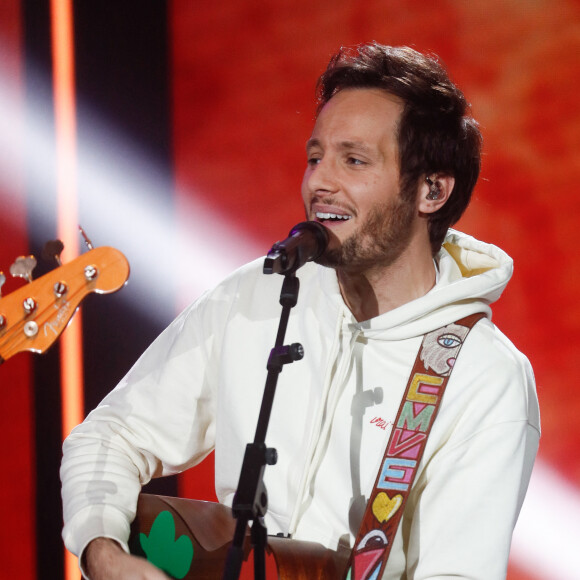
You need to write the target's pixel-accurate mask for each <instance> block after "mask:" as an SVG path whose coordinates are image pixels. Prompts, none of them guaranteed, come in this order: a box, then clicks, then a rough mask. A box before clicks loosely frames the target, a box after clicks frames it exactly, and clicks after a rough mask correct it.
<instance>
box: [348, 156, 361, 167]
mask: <svg viewBox="0 0 580 580" xmlns="http://www.w3.org/2000/svg"><path fill="white" fill-rule="evenodd" d="M347 161H348V163H349V164H350V165H366V161H363V160H362V159H359V158H358V157H349V158H348V160H347Z"/></svg>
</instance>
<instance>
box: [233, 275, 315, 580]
mask: <svg viewBox="0 0 580 580" xmlns="http://www.w3.org/2000/svg"><path fill="white" fill-rule="evenodd" d="M299 288H300V281H299V280H298V278H297V277H296V274H295V271H292V272H289V273H287V274H285V276H284V282H283V284H282V291H281V293H280V304H281V305H282V314H281V315H280V323H279V325H278V334H277V336H276V343H275V346H274V348H273V349H272V350H271V351H270V357H269V359H268V365H267V369H268V375H267V377H266V386H265V387H264V395H263V397H262V406H261V407H260V415H259V417H258V425H257V427H256V434H255V436H254V441H253V443H248V445H247V446H246V452H245V454H244V461H243V463H242V470H241V472H240V479H239V483H238V489H237V491H236V494H235V495H234V500H233V504H232V512H233V514H234V517H235V518H236V520H237V522H236V529H235V532H234V539H233V542H232V544H231V546H230V548H229V550H228V555H227V559H226V564H225V568H224V573H223V580H235V579H237V578H239V577H240V572H241V569H242V560H243V556H244V549H243V545H244V538H245V535H246V527H247V525H248V522H249V521H250V520H252V547H253V549H254V578H255V580H265V579H266V543H267V531H266V527H265V525H264V521H263V517H264V515H265V514H266V511H267V508H268V495H267V492H266V487H265V485H264V481H263V476H264V469H265V467H266V465H274V464H275V463H276V461H277V452H276V449H274V448H267V447H266V443H265V440H266V432H267V430H268V423H269V422H270V414H271V411H272V405H273V403H274V394H275V392H276V385H277V382H278V376H279V374H280V373H281V372H282V367H283V366H284V365H285V364H288V363H291V362H294V361H295V360H300V359H301V358H302V357H303V356H304V349H303V348H302V345H301V344H299V343H293V344H291V345H288V346H283V343H284V337H285V335H286V328H287V326H288V319H289V317H290V310H291V309H292V308H293V307H294V306H296V303H297V302H298V291H299Z"/></svg>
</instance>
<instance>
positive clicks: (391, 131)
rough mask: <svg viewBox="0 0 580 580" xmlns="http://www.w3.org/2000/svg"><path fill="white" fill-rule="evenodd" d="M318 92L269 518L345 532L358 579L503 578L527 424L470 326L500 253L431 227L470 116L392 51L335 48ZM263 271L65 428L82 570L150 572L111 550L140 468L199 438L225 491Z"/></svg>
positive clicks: (490, 351)
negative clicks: (319, 250) (291, 352)
mask: <svg viewBox="0 0 580 580" xmlns="http://www.w3.org/2000/svg"><path fill="white" fill-rule="evenodd" d="M318 96H319V107H318V114H317V118H316V122H315V124H314V128H313V131H312V134H311V136H310V138H309V139H308V142H307V145H306V152H307V165H306V171H305V174H304V179H303V182H302V200H303V203H304V207H305V211H306V217H307V220H309V221H315V222H318V223H320V224H322V225H323V226H324V228H325V229H326V231H327V232H328V237H329V242H328V247H327V248H326V250H325V251H324V253H323V255H322V256H321V257H320V258H319V259H317V260H316V263H314V262H308V263H307V264H306V265H304V266H303V267H302V268H301V269H300V270H299V271H298V273H297V274H298V278H299V279H300V295H299V299H298V304H297V306H296V307H295V308H294V309H293V311H292V313H291V316H290V321H289V325H288V331H287V342H288V343H291V342H300V343H301V344H302V345H303V346H304V351H305V356H304V359H303V360H301V361H297V362H295V363H294V364H292V365H288V366H287V367H285V369H284V373H283V374H282V375H281V378H280V385H279V388H278V390H277V393H276V397H275V400H274V406H273V410H272V416H271V420H270V426H269V429H268V444H269V445H271V446H273V447H275V448H276V449H277V451H278V457H279V459H278V463H277V464H276V465H274V466H270V467H267V469H266V471H265V484H266V487H267V490H268V495H269V506H268V512H267V514H266V517H265V524H266V526H267V529H268V532H269V533H270V534H277V533H282V534H284V535H289V536H290V537H291V538H294V539H298V540H308V541H313V542H318V543H320V544H323V545H324V546H326V547H328V548H331V549H337V548H338V547H340V546H342V547H344V546H348V547H349V548H352V549H353V555H352V558H353V560H352V563H353V565H354V566H355V569H356V567H357V566H359V568H358V571H357V574H356V576H357V577H359V578H362V577H364V578H369V579H370V578H378V577H380V578H383V579H389V580H391V579H408V580H410V579H417V580H418V579H426V578H448V577H454V578H469V579H472V580H473V579H482V580H484V579H485V580H494V579H500V578H505V576H506V569H507V562H508V555H509V548H510V541H511V535H512V531H513V528H514V525H515V522H516V519H517V517H518V513H519V510H520V508H521V505H522V502H523V499H524V495H525V492H526V489H527V485H528V481H529V478H530V474H531V470H532V465H533V462H534V458H535V455H536V451H537V447H538V441H539V435H540V424H539V410H538V403H537V397H536V393H535V386H534V379H533V374H532V370H531V367H530V365H529V363H528V361H527V359H526V358H525V357H524V356H523V355H522V354H521V353H520V352H518V351H517V350H516V349H515V348H514V346H513V345H512V344H511V343H510V342H509V340H508V339H507V338H506V337H505V336H504V335H503V334H502V333H501V332H500V331H499V330H498V329H497V328H496V327H495V326H494V324H493V323H492V322H491V308H490V305H491V304H492V303H493V302H495V301H496V300H497V299H498V298H499V296H500V295H501V293H502V291H503V289H504V288H505V286H506V284H507V283H508V281H509V279H510V277H511V274H512V260H511V258H510V257H509V256H507V254H505V253H504V252H503V251H502V250H500V249H499V248H497V247H495V246H492V245H489V244H486V243H483V242H480V241H477V240H475V239H474V238H472V237H469V236H467V235H464V234H462V233H460V232H458V231H454V230H450V229H449V228H450V226H452V225H453V224H454V223H455V222H456V221H457V220H458V219H459V218H460V217H461V215H462V214H463V212H464V211H465V209H466V207H467V206H468V204H469V201H470V198H471V193H472V190H473V188H474V186H475V183H476V181H477V178H478V175H479V169H480V148H481V135H480V133H479V130H478V128H477V124H476V122H475V121H474V120H473V119H472V118H471V117H470V116H469V113H468V106H467V103H466V100H465V98H464V96H463V94H462V93H461V92H460V91H459V90H458V88H457V87H456V86H455V85H454V84H453V83H452V82H451V81H450V79H449V78H448V76H447V73H446V72H445V70H444V69H443V68H442V67H441V65H440V64H439V63H438V62H437V61H436V60H435V59H433V58H430V57H426V56H424V55H422V54H420V53H418V52H416V51H414V50H412V49H409V48H391V47H387V46H381V45H378V44H368V45H361V46H359V47H356V48H354V49H343V50H341V51H340V52H339V53H338V54H337V55H335V56H334V57H333V58H332V60H331V61H330V64H329V66H328V68H327V70H326V71H325V72H324V73H323V75H322V76H321V78H320V80H319V84H318ZM262 266H263V259H262V260H257V261H255V262H253V263H250V264H248V265H246V266H244V267H242V268H240V269H239V270H238V271H236V272H234V273H233V274H232V275H231V276H230V277H229V278H227V279H226V280H225V281H224V282H222V283H221V284H220V285H219V286H217V288H215V289H214V290H212V291H210V292H207V293H206V294H205V295H204V296H203V297H202V298H200V299H199V300H198V301H196V302H195V303H194V304H192V305H191V306H190V307H189V308H187V309H186V310H185V311H184V312H183V313H182V314H181V315H180V316H179V317H178V318H177V319H176V320H175V321H174V322H173V323H172V324H171V325H170V326H169V327H168V328H167V329H166V330H165V331H164V333H162V334H161V336H160V337H159V338H158V339H157V340H156V341H155V342H154V343H153V345H152V346H151V347H150V348H149V349H148V350H147V351H146V352H145V354H144V355H143V356H142V357H141V359H140V360H139V361H138V362H137V363H136V365H135V366H134V367H133V369H132V370H131V371H130V372H129V374H128V375H127V376H126V377H125V378H124V379H123V381H122V382H121V383H120V384H119V385H118V386H117V388H116V389H114V390H113V391H112V392H111V393H110V394H109V395H108V396H107V397H106V398H105V400H104V401H103V402H102V403H101V405H100V406H99V407H98V408H97V409H96V410H95V411H93V412H92V413H91V414H90V415H89V416H88V417H87V419H86V420H85V422H84V423H83V424H81V425H80V426H78V427H77V428H76V429H75V430H74V431H73V432H72V434H71V435H70V436H69V438H68V439H67V441H66V442H65V446H64V459H63V463H62V469H61V474H62V480H63V498H64V511H65V527H64V532H63V536H64V539H65V542H66V545H67V547H68V548H69V549H70V550H71V551H72V552H74V553H75V554H78V555H79V556H80V557H81V565H82V569H83V572H84V574H85V575H86V576H87V577H88V578H90V579H91V580H100V579H105V578H107V579H115V578H123V579H124V580H127V579H128V578H148V579H156V578H165V577H166V576H165V575H164V573H163V572H161V571H160V570H158V569H157V568H155V567H154V566H152V565H151V564H150V563H148V562H147V561H146V560H144V559H140V558H137V557H135V556H132V555H129V554H128V553H127V551H128V549H127V539H128V536H129V526H130V523H131V521H132V519H133V517H134V514H135V506H136V502H137V497H138V495H139V492H140V489H141V486H142V485H144V484H145V483H147V482H148V481H149V480H150V479H151V478H152V477H158V476H162V475H168V474H174V473H179V472H181V471H183V470H185V469H188V468H190V467H192V466H193V465H195V464H197V463H199V462H200V461H201V460H202V459H203V458H204V457H205V456H206V455H207V454H208V453H210V452H211V451H212V450H213V449H215V461H216V476H215V477H216V481H215V485H216V492H217V496H218V498H219V501H220V502H221V503H225V504H227V505H231V502H232V499H233V496H234V493H235V491H236V487H237V484H238V478H239V474H240V467H241V463H242V458H243V454H244V449H245V445H246V443H247V442H249V441H251V440H252V439H253V436H254V431H255V427H256V421H257V416H258V411H259V408H260V402H261V397H262V390H263V385H264V380H265V373H266V370H265V361H266V357H267V354H268V352H269V350H270V348H271V347H272V345H273V342H274V339H275V336H276V330H277V325H278V321H279V316H280V305H279V303H278V297H279V294H280V287H281V283H282V277H280V276H266V275H264V274H263V271H262ZM443 390H444V395H443V394H442V393H443ZM432 419H434V420H432ZM375 520H376V521H375ZM368 522H370V524H368V525H367V523H368ZM361 524H362V525H361ZM369 525H370V527H369ZM387 528H388V530H387ZM371 543H372V546H373V552H372V557H371V555H370V554H371V552H370V551H369V549H368V547H369V546H370V545H371ZM377 546H380V547H381V550H376V549H375V548H376V547H377ZM379 552H380V554H379ZM375 553H376V554H379V555H377V556H376V557H375ZM363 556H364V562H365V564H364V565H365V566H366V569H365V572H364V574H363V573H362V572H361V568H360V566H362V564H361V562H363ZM357 558H358V560H357ZM357 562H358V563H357ZM352 577H353V578H354V577H355V576H354V575H353V576H352Z"/></svg>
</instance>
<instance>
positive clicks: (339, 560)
mask: <svg viewBox="0 0 580 580" xmlns="http://www.w3.org/2000/svg"><path fill="white" fill-rule="evenodd" d="M235 525H236V521H235V519H234V517H233V516H232V512H231V510H230V508H228V507H226V506H224V505H221V504H217V503H213V502H205V501H197V500H190V499H183V498H175V497H165V496H160V495H149V494H144V493H142V494H141V495H140V496H139V502H138V504H137V515H136V517H135V520H134V521H133V523H132V525H131V535H130V538H129V549H130V551H131V553H132V554H135V555H138V556H143V557H146V558H147V559H148V560H149V561H151V562H152V563H153V564H155V565H156V566H157V567H159V568H161V569H162V570H164V571H165V572H166V573H167V574H168V575H169V576H170V577H171V578H179V579H185V580H216V579H221V578H222V573H223V568H224V563H225V561H226V557H227V553H228V549H229V545H230V543H231V540H232V538H233V536H234V530H235ZM246 540H247V541H246V542H245V547H244V555H245V558H246V559H248V558H249V559H250V560H251V553H250V538H249V531H248V535H247V538H246ZM349 556H350V550H349V549H344V550H340V549H339V550H338V551H336V552H335V551H333V550H329V549H327V548H325V547H324V546H322V545H321V544H316V543H314V542H303V541H299V540H290V539H287V538H280V537H274V536H270V537H269V538H268V546H267V548H266V577H267V578H268V580H271V579H274V578H276V579H278V580H300V579H302V580H340V579H341V578H344V574H345V571H346V567H347V564H348V559H349ZM240 578H241V580H245V579H250V578H252V579H253V578H254V574H253V566H252V565H251V563H249V564H245V565H244V566H243V568H242V573H241V576H240Z"/></svg>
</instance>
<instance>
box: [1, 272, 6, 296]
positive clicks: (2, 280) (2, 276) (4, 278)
mask: <svg viewBox="0 0 580 580" xmlns="http://www.w3.org/2000/svg"><path fill="white" fill-rule="evenodd" d="M4 282H6V276H4V272H0V296H2V286H4Z"/></svg>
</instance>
